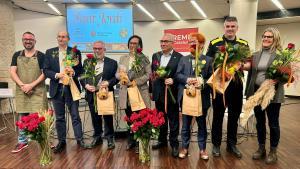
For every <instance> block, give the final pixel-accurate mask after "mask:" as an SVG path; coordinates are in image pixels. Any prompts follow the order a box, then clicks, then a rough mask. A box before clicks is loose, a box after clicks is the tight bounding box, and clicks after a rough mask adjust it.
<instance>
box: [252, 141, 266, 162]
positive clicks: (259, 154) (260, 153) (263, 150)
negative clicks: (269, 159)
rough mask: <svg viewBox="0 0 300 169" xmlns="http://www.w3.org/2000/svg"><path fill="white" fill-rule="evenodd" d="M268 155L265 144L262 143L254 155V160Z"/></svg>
mask: <svg viewBox="0 0 300 169" xmlns="http://www.w3.org/2000/svg"><path fill="white" fill-rule="evenodd" d="M265 157H266V148H265V145H263V144H260V145H259V147H258V150H257V151H256V152H255V153H254V154H253V155H252V159H253V160H260V159H263V158H265Z"/></svg>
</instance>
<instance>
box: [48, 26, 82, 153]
mask: <svg viewBox="0 0 300 169" xmlns="http://www.w3.org/2000/svg"><path fill="white" fill-rule="evenodd" d="M69 40H70V37H69V34H68V32H66V31H60V32H58V34H57V42H58V47H54V48H51V49H48V50H47V51H46V58H45V63H44V73H45V76H46V77H47V78H50V91H49V94H50V97H51V98H52V103H53V106H54V111H55V116H56V121H55V124H56V131H57V136H58V144H57V145H56V146H55V148H54V151H53V152H54V153H61V152H62V151H63V150H64V149H65V148H66V114H65V105H67V107H68V111H69V113H70V115H71V120H72V125H73V130H74V135H75V138H76V140H77V144H78V145H79V146H80V147H82V148H86V145H85V143H84V141H83V133H82V124H81V119H80V116H79V111H78V107H79V101H78V100H77V101H73V98H72V94H71V89H70V86H69V85H65V86H64V85H63V80H64V78H68V77H66V76H68V75H66V74H65V73H64V71H65V70H66V71H69V72H74V73H73V75H72V78H73V80H74V82H75V84H76V86H77V88H78V89H79V90H80V84H79V81H78V77H79V76H80V74H82V73H83V68H82V65H81V53H80V51H79V50H73V51H72V48H71V47H69V46H68V42H69ZM72 53H74V57H76V59H77V61H78V64H77V65H75V66H72V67H71V66H65V61H66V57H67V55H71V54H72Z"/></svg>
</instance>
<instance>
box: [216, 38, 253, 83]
mask: <svg viewBox="0 0 300 169" xmlns="http://www.w3.org/2000/svg"><path fill="white" fill-rule="evenodd" d="M218 49H219V50H218V52H217V53H216V55H215V60H214V67H215V68H222V69H223V70H222V76H223V77H222V78H224V80H225V81H227V80H229V79H230V78H231V77H232V78H234V74H235V73H238V76H239V77H243V75H242V74H241V72H239V71H238V69H239V67H240V66H239V65H240V64H241V63H242V62H244V61H245V60H247V59H248V58H250V56H251V54H250V49H249V47H248V46H246V45H242V44H235V45H232V44H231V43H229V44H227V43H226V45H222V46H219V47H218Z"/></svg>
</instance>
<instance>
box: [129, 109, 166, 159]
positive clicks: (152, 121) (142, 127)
mask: <svg viewBox="0 0 300 169" xmlns="http://www.w3.org/2000/svg"><path fill="white" fill-rule="evenodd" d="M124 120H125V121H127V122H129V123H131V124H132V125H131V126H130V129H131V131H132V132H133V133H134V139H135V140H137V141H138V142H139V160H140V161H141V162H143V163H145V162H147V161H150V159H151V158H150V144H149V143H150V139H151V138H155V139H157V138H158V135H159V127H160V126H162V125H163V124H164V123H165V119H164V114H163V113H162V112H158V111H157V110H156V109H153V110H151V109H149V108H146V109H143V110H140V111H139V112H138V113H136V112H134V113H133V114H132V115H131V116H130V117H127V116H125V118H124Z"/></svg>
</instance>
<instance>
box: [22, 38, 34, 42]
mask: <svg viewBox="0 0 300 169" xmlns="http://www.w3.org/2000/svg"><path fill="white" fill-rule="evenodd" d="M22 40H23V41H24V42H25V41H29V42H33V41H34V39H22Z"/></svg>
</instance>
